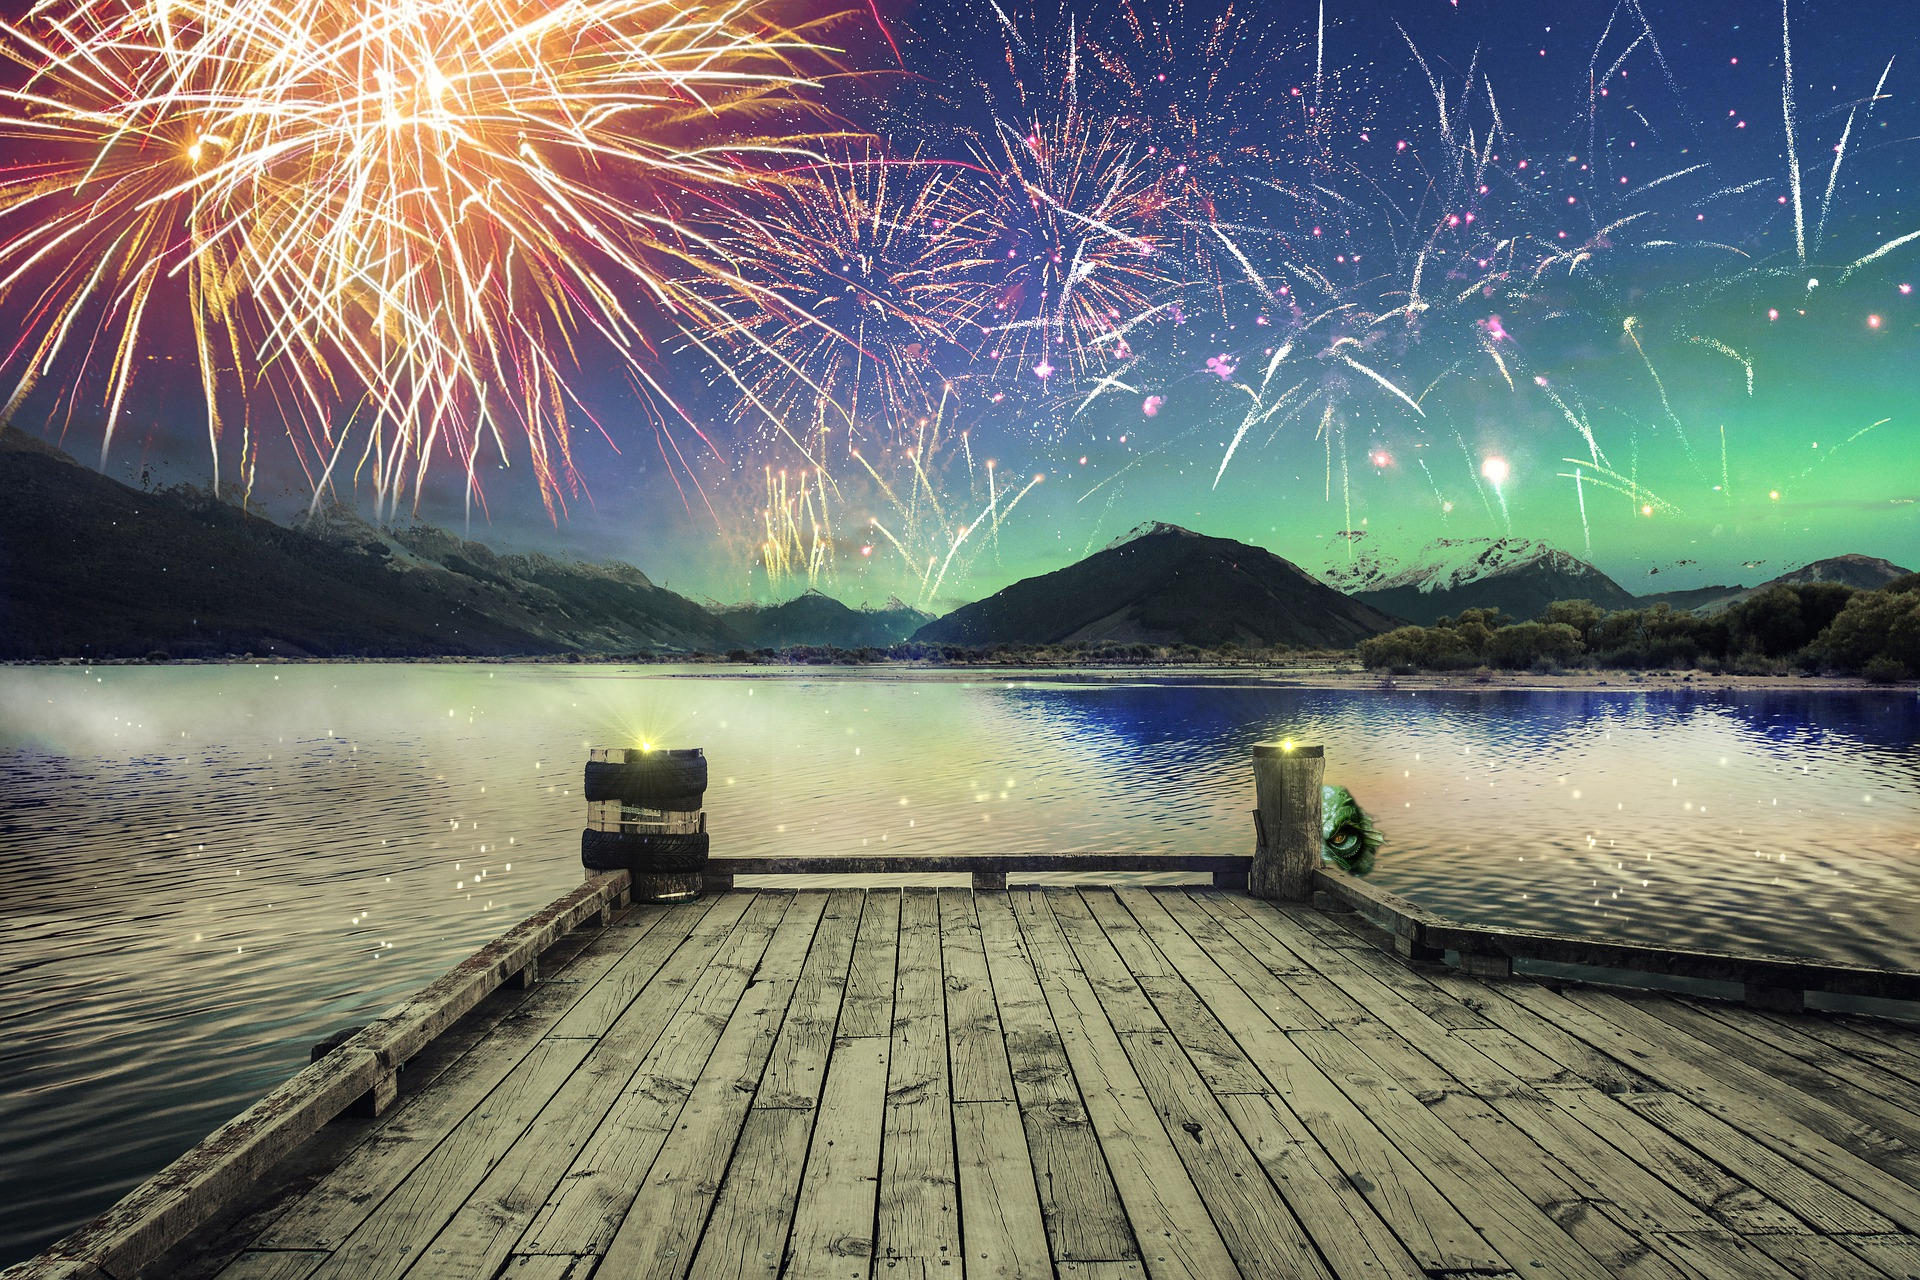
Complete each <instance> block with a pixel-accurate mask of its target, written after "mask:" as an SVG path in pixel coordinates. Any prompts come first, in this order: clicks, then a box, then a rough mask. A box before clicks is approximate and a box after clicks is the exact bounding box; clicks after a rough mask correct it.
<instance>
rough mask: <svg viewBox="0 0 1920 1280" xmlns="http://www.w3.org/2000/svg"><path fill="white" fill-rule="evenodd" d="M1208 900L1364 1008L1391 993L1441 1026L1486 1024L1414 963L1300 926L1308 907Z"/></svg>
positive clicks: (1227, 897)
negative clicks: (1329, 939) (1288, 908)
mask: <svg viewBox="0 0 1920 1280" xmlns="http://www.w3.org/2000/svg"><path fill="white" fill-rule="evenodd" d="M1210 905H1212V906H1215V907H1217V908H1219V910H1220V912H1222V913H1224V912H1237V913H1238V914H1239V915H1240V916H1241V917H1243V918H1244V919H1245V920H1246V921H1247V922H1248V923H1249V924H1250V925H1252V926H1253V927H1255V928H1259V929H1262V930H1264V931H1265V932H1266V933H1268V934H1270V935H1271V936H1272V937H1273V938H1274V940H1275V941H1277V942H1278V943H1280V945H1281V946H1283V947H1285V948H1286V949H1287V950H1288V951H1290V952H1292V953H1293V954H1294V955H1296V956H1298V957H1299V958H1300V959H1301V960H1302V961H1304V962H1305V963H1306V964H1307V965H1309V966H1310V967H1311V968H1312V969H1313V970H1314V971H1315V972H1317V973H1321V974H1324V975H1326V977H1327V978H1328V980H1329V981H1331V982H1332V983H1333V984H1334V985H1335V986H1337V987H1339V988H1340V990H1341V991H1342V992H1343V993H1345V994H1346V995H1347V997H1348V998H1349V999H1351V1000H1352V1001H1353V1002H1354V1003H1355V1004H1358V1005H1359V1006H1361V1007H1362V1008H1365V1009H1374V1008H1377V1007H1379V1005H1380V1002H1381V1001H1382V1000H1383V999H1384V998H1385V997H1386V996H1387V995H1389V994H1390V995H1392V996H1393V997H1395V998H1396V999H1397V1001H1398V1002H1399V1003H1400V1004H1402V1005H1404V1006H1405V1007H1407V1008H1409V1009H1412V1010H1415V1011H1417V1012H1418V1013H1419V1014H1420V1015H1421V1016H1422V1017H1424V1018H1426V1019H1428V1020H1429V1021H1431V1022H1433V1023H1434V1024H1435V1025H1437V1026H1441V1027H1447V1028H1450V1029H1459V1028H1463V1027H1485V1026H1487V1025H1488V1023H1487V1020H1486V1019H1485V1018H1483V1017H1481V1016H1480V1015H1479V1014H1477V1013H1475V1012H1474V1011H1473V1010H1472V1009H1470V1008H1468V1007H1467V1006H1466V1005H1464V1004H1461V1003H1460V1002H1459V1001H1457V1000H1452V999H1448V998H1447V997H1446V996H1445V995H1444V994H1443V993H1441V992H1440V991H1439V989H1438V988H1436V987H1434V986H1433V985H1432V984H1431V983H1429V982H1427V981H1426V980H1425V979H1424V978H1422V977H1421V976H1420V974H1419V973H1418V972H1417V971H1416V970H1414V969H1413V968H1411V967H1410V966H1408V965H1406V964H1404V963H1396V962H1393V961H1389V960H1388V959H1387V957H1385V956H1383V955H1381V954H1380V953H1379V952H1376V951H1359V950H1355V949H1353V948H1350V947H1348V948H1343V947H1335V946H1331V945H1329V944H1328V943H1326V942H1325V941H1323V940H1322V939H1321V938H1320V937H1319V936H1317V935H1316V934H1314V933H1313V932H1312V931H1311V930H1309V929H1306V928H1304V927H1302V925H1301V923H1300V917H1301V916H1302V915H1303V914H1305V913H1303V912H1301V911H1299V910H1297V909H1296V910H1293V911H1284V910H1281V909H1279V908H1278V907H1277V906H1276V905H1275V904H1274V903H1270V902H1260V901H1258V900H1256V899H1253V898H1241V897H1235V896H1233V895H1229V894H1213V895H1210Z"/></svg>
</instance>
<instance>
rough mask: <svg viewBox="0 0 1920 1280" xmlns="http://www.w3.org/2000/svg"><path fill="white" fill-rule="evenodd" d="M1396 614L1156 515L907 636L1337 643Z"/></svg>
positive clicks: (1275, 559) (1345, 643)
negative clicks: (1156, 520) (1158, 520)
mask: <svg viewBox="0 0 1920 1280" xmlns="http://www.w3.org/2000/svg"><path fill="white" fill-rule="evenodd" d="M1395 625H1397V619H1394V618H1391V617H1388V616H1387V615H1386V614H1384V613H1382V612H1380V611H1379V610H1378V609H1375V608H1371V607H1369V606H1367V605H1366V604H1362V603H1357V602H1355V601H1353V600H1349V599H1347V598H1346V597H1345V596H1342V595H1341V594H1340V593H1339V592H1338V591H1335V590H1333V589H1332V588H1331V587H1329V586H1327V585H1326V584H1325V583H1323V582H1320V581H1318V580H1317V579H1315V578H1314V577H1312V576H1311V575H1310V574H1307V573H1305V572H1303V571H1302V570H1301V569H1299V568H1298V567H1296V566H1295V565H1293V564H1290V563H1288V562H1287V561H1285V560H1282V559H1281V558H1280V557H1279V556H1276V555H1274V554H1273V553H1272V552H1270V551H1267V550H1264V549H1263V548H1260V547H1254V546H1249V545H1247V544H1246V543H1244V542H1234V541H1232V540H1230V539H1227V538H1210V537H1206V536H1204V535H1202V534H1198V533H1193V532H1191V531H1189V530H1186V529H1182V528H1179V527H1177V526H1175V525H1168V524H1153V525H1147V526H1143V527H1142V528H1141V529H1139V530H1136V531H1135V533H1134V534H1132V535H1130V536H1128V537H1126V538H1123V539H1121V540H1120V541H1118V542H1116V543H1114V544H1113V545H1111V546H1109V547H1107V548H1106V549H1105V550H1102V551H1099V552H1096V553H1095V554H1093V555H1091V556H1088V557H1087V558H1086V559H1085V560H1082V561H1080V562H1079V563H1077V564H1073V565H1069V566H1068V567H1066V568H1064V569H1059V570H1056V571H1054V572H1053V573H1048V574H1043V575H1041V576H1040V577H1037V578H1027V579H1024V580H1023V581H1020V582H1016V583H1014V584H1013V585H1012V586H1010V587H1008V588H1006V590H1004V591H1000V592H998V593H996V594H994V595H992V596H989V597H988V598H987V599H985V600H981V601H978V602H976V603H974V604H970V605H967V606H965V607H963V608H960V609H956V610H954V611H953V612H952V613H950V614H947V615H946V616H945V617H943V618H940V619H937V620H936V621H933V622H929V623H928V624H927V625H926V626H924V627H921V628H920V630H919V631H917V632H915V633H914V637H913V638H914V639H915V640H925V641H932V642H936V643H941V644H968V645H990V644H1063V643H1072V642H1074V641H1096V640H1113V641H1121V642H1126V643H1148V644H1180V643H1186V644H1196V645H1206V646H1213V645H1219V644H1224V643H1227V642H1228V641H1232V642H1234V643H1237V644H1242V645H1261V646H1265V645H1288V646H1293V647H1299V648H1342V649H1344V648H1348V647H1350V646H1352V645H1354V644H1356V643H1358V642H1359V641H1361V640H1364V639H1366V638H1367V637H1368V636H1373V635H1378V634H1380V633H1381V632H1383V631H1387V630H1390V629H1391V628H1392V627H1394V626H1395Z"/></svg>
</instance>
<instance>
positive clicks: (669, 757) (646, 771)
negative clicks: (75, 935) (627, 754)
mask: <svg viewBox="0 0 1920 1280" xmlns="http://www.w3.org/2000/svg"><path fill="white" fill-rule="evenodd" d="M586 792H587V799H588V800H619V801H621V802H622V803H624V804H630V805H638V806H640V807H641V808H644V809H674V810H681V811H691V810H694V809H698V808H699V807H700V802H701V800H702V799H703V798H704V797H705V796H706V794H707V758H706V757H705V756H696V755H679V754H671V753H668V752H665V751H661V752H656V753H654V754H651V755H648V756H645V757H643V758H642V759H640V760H637V761H629V762H628V763H626V764H613V763H611V762H606V763H602V762H590V763H589V764H588V765H587V775H586Z"/></svg>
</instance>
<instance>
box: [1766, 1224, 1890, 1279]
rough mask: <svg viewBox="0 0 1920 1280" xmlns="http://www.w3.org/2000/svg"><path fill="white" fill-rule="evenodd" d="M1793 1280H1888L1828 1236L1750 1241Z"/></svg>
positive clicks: (1789, 1235)
mask: <svg viewBox="0 0 1920 1280" xmlns="http://www.w3.org/2000/svg"><path fill="white" fill-rule="evenodd" d="M1750 1243H1752V1244H1753V1245H1755V1246H1757V1247H1758V1248H1760V1249H1761V1250H1763V1251H1765V1253H1766V1254H1767V1256H1768V1257H1770V1258H1772V1259H1773V1261H1774V1262H1775V1263H1776V1264H1777V1265H1778V1266H1779V1267H1780V1268H1781V1269H1782V1270H1784V1271H1785V1272H1786V1273H1787V1274H1788V1275H1791V1276H1794V1277H1795V1278H1796V1280H1887V1273H1886V1272H1884V1271H1882V1270H1880V1268H1878V1267H1876V1266H1874V1265H1873V1264H1872V1263H1870V1262H1868V1261H1867V1260H1866V1259H1865V1258H1862V1257H1861V1256H1860V1255H1859V1254H1857V1253H1854V1252H1853V1251H1852V1250H1850V1249H1848V1248H1847V1247H1846V1246H1845V1245H1843V1244H1841V1243H1840V1242H1839V1241H1838V1240H1835V1239H1834V1238H1833V1237H1831V1236H1816V1235H1806V1234H1793V1233H1784V1232H1783V1233H1781V1234H1777V1235H1767V1236H1755V1237H1753V1238H1752V1240H1751V1241H1750Z"/></svg>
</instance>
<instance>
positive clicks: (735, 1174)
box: [504, 1107, 864, 1280]
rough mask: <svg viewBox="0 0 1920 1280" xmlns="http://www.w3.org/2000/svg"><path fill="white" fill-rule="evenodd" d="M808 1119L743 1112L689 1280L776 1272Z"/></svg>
mask: <svg viewBox="0 0 1920 1280" xmlns="http://www.w3.org/2000/svg"><path fill="white" fill-rule="evenodd" d="M813 1122H814V1112H813V1109H812V1108H805V1109H802V1108H797V1107H755V1108H752V1109H751V1110H749V1111H748V1112H747V1121H746V1124H745V1125H744V1126H743V1127H742V1128H741V1130H740V1145H739V1148H738V1149H737V1150H736V1151H735V1153H734V1157H733V1163H732V1164H731V1165H729V1166H728V1167H727V1180H726V1182H725V1183H724V1184H723V1185H722V1186H721V1188H720V1195H719V1198H718V1199H717V1200H716V1201H715V1202H714V1206H713V1216H712V1217H711V1218H710V1219H709V1220H708V1222H707V1232H706V1234H705V1235H704V1236H702V1237H701V1238H700V1245H699V1252H698V1253H697V1254H695V1255H694V1259H693V1270H692V1271H691V1272H690V1273H689V1280H748V1277H754V1278H755V1280H764V1277H768V1276H772V1275H775V1274H777V1273H778V1271H779V1267H780V1262H781V1259H782V1257H783V1256H784V1255H785V1253H786V1247H787V1233H788V1231H789V1230H790V1229H791V1227H792V1225H793V1207H794V1200H795V1197H796V1196H798V1195H799V1192H800V1175H801V1170H802V1169H803V1168H804V1167H805V1165H806V1161H807V1140H808V1139H809V1138H810V1137H811V1136H812V1133H813ZM602 1274H610V1273H607V1272H603V1273H602ZM862 1274H864V1272H863V1273H862ZM504 1280H515V1278H514V1277H513V1276H511V1275H508V1276H507V1277H505V1278H504Z"/></svg>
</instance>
